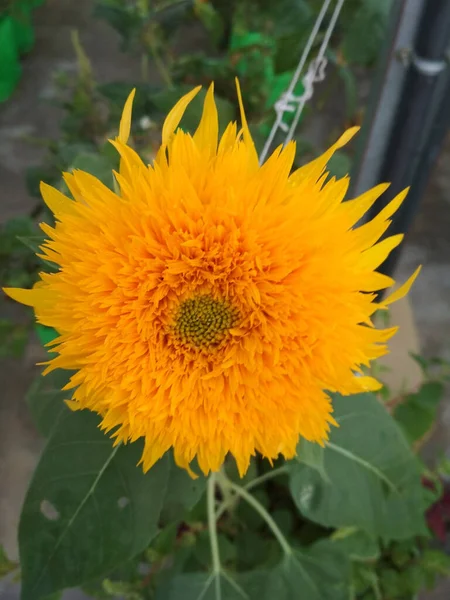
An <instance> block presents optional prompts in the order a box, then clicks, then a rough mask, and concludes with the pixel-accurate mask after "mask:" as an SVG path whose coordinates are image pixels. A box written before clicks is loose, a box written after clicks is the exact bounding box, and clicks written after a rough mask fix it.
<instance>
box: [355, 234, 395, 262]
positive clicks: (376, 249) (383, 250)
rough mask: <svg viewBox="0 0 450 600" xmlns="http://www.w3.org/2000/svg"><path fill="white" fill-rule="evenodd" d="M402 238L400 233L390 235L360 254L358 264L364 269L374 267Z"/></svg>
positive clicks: (382, 260)
mask: <svg viewBox="0 0 450 600" xmlns="http://www.w3.org/2000/svg"><path fill="white" fill-rule="evenodd" d="M403 238H404V235H403V234H402V233H398V234H397V235H392V236H391V237H388V238H386V239H384V240H382V241H381V242H378V244H375V246H372V247H371V248H369V249H368V250H365V251H364V252H363V253H362V254H361V258H360V264H361V266H362V267H363V268H366V269H372V270H373V269H376V268H377V267H379V266H380V265H381V263H382V262H384V261H385V260H386V258H387V257H388V256H389V254H390V253H391V252H392V250H394V248H396V247H397V246H398V245H399V244H400V243H401V241H402V239H403Z"/></svg>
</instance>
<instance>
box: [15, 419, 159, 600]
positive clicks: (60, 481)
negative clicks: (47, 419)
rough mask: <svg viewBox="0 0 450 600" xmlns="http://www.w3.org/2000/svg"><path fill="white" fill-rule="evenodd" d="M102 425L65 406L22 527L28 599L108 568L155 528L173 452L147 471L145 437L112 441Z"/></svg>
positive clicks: (135, 548)
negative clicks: (123, 442)
mask: <svg viewBox="0 0 450 600" xmlns="http://www.w3.org/2000/svg"><path fill="white" fill-rule="evenodd" d="M98 424H99V418H98V416H97V415H95V414H93V413H90V412H87V411H79V412H74V413H72V412H70V411H67V412H66V413H65V414H63V415H62V416H61V419H60V420H59V422H58V427H57V428H56V429H55V430H54V432H53V434H52V436H51V437H50V439H49V441H48V443H47V446H46V448H45V450H44V453H43V455H42V457H41V460H40V462H39V464H38V466H37V468H36V471H35V474H34V477H33V479H32V482H31V485H30V488H29V490H28V493H27V496H26V498H25V503H24V506H23V510H22V515H21V520H20V526H19V547H20V558H21V566H22V598H23V600H38V599H39V598H41V597H44V596H45V595H48V594H50V593H52V592H55V591H58V590H60V589H63V588H66V587H72V586H75V585H79V584H81V583H83V582H85V581H88V580H90V579H93V578H95V577H98V576H100V575H103V574H106V573H107V572H108V571H110V570H111V569H113V568H114V567H116V566H117V565H120V564H123V563H124V562H125V561H127V560H128V559H129V558H131V557H132V556H134V555H135V554H137V553H138V552H140V551H142V550H144V548H146V546H147V545H148V544H149V542H150V540H151V539H152V537H153V536H154V535H155V534H156V532H157V524H158V520H159V517H160V513H161V508H162V504H163V500H164V496H165V493H166V488H167V481H168V475H169V457H168V456H165V457H163V458H162V459H161V460H160V461H158V462H157V463H156V465H155V466H154V467H153V468H152V469H151V470H150V471H149V472H148V473H147V474H146V475H144V474H143V472H142V469H141V468H140V467H137V466H136V464H137V462H138V461H139V459H140V457H141V453H142V446H143V444H142V443H141V442H140V441H137V442H135V443H133V444H129V445H127V446H123V445H121V446H116V447H113V446H112V440H111V439H109V438H108V437H107V436H106V435H104V434H103V433H102V431H100V429H99V428H98Z"/></svg>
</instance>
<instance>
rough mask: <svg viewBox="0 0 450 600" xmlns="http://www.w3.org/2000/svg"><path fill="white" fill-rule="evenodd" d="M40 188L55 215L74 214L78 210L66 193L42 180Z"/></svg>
mask: <svg viewBox="0 0 450 600" xmlns="http://www.w3.org/2000/svg"><path fill="white" fill-rule="evenodd" d="M40 190H41V195H42V198H43V200H44V202H45V204H46V205H47V206H48V207H49V209H50V210H51V211H52V213H53V214H54V215H55V216H56V215H60V214H69V213H71V214H73V213H75V212H76V209H75V204H74V202H73V200H70V198H67V196H64V194H63V193H61V192H60V191H59V190H57V189H56V188H54V187H52V186H51V185H48V184H47V183H44V182H43V181H41V184H40Z"/></svg>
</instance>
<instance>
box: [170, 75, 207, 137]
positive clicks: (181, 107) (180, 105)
mask: <svg viewBox="0 0 450 600" xmlns="http://www.w3.org/2000/svg"><path fill="white" fill-rule="evenodd" d="M201 87H202V86H201V85H198V86H197V87H196V88H194V89H193V90H192V91H190V92H189V93H188V94H185V95H184V96H183V97H182V98H180V99H179V100H178V102H177V103H176V104H175V106H174V107H173V108H172V110H171V111H170V112H169V114H168V115H167V117H166V120H165V121H164V125H163V130H162V143H163V145H164V146H166V145H167V144H168V143H169V140H170V138H171V136H172V134H173V133H174V131H175V129H176V128H177V127H178V125H179V123H180V121H181V119H182V117H183V115H184V112H185V110H186V108H187V107H188V105H189V103H190V102H191V100H192V99H193V98H194V97H195V96H196V95H197V94H198V93H199V91H200V90H201Z"/></svg>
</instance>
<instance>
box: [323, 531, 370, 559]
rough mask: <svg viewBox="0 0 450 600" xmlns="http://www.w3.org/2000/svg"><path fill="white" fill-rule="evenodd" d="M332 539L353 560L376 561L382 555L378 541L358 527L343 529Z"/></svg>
mask: <svg viewBox="0 0 450 600" xmlns="http://www.w3.org/2000/svg"><path fill="white" fill-rule="evenodd" d="M330 539H331V540H332V541H333V542H334V543H335V544H336V547H337V548H339V549H340V550H342V552H344V553H345V554H347V555H348V556H349V557H350V558H351V559H352V560H364V561H365V560H375V559H377V558H378V557H379V555H380V547H379V545H378V542H377V540H376V539H374V538H373V537H371V536H370V535H369V534H368V533H367V532H365V531H361V530H360V529H357V528H356V527H342V528H341V529H338V530H336V531H335V532H334V533H333V535H332V536H331V538H330Z"/></svg>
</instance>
